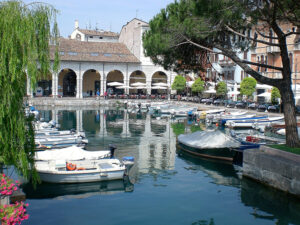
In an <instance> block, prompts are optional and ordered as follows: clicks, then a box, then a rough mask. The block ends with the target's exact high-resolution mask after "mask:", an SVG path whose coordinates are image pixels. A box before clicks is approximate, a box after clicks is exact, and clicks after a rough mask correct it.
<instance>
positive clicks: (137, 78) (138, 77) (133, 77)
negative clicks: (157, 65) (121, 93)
mask: <svg viewBox="0 0 300 225" xmlns="http://www.w3.org/2000/svg"><path fill="white" fill-rule="evenodd" d="M137 82H139V83H144V84H145V89H133V90H129V93H136V94H146V74H145V73H144V72H143V71H141V70H136V71H133V72H132V73H131V74H130V76H129V86H131V85H132V84H134V83H137Z"/></svg>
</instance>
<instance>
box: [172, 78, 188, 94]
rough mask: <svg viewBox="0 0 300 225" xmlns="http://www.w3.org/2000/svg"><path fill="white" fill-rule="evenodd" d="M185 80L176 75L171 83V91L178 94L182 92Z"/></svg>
mask: <svg viewBox="0 0 300 225" xmlns="http://www.w3.org/2000/svg"><path fill="white" fill-rule="evenodd" d="M185 87H186V80H185V78H184V77H183V76H181V75H177V76H176V77H175V79H174V81H173V84H172V89H173V90H176V91H178V92H182V91H184V90H185Z"/></svg>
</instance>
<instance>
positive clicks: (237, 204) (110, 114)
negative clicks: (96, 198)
mask: <svg viewBox="0 0 300 225" xmlns="http://www.w3.org/2000/svg"><path fill="white" fill-rule="evenodd" d="M50 114H51V113H50ZM50 114H49V113H46V112H45V113H44V114H43V115H45V117H47V118H49V119H50V117H52V118H57V120H58V122H59V123H60V124H61V129H71V128H73V129H77V130H78V131H80V130H83V131H85V132H86V135H87V138H88V140H89V144H88V150H101V149H107V147H108V145H109V144H111V143H112V144H115V145H117V147H118V149H117V151H116V153H115V155H116V157H117V158H122V157H123V156H128V155H130V156H134V157H135V161H136V163H135V166H134V167H133V168H132V170H131V172H130V176H129V177H130V181H131V182H129V183H130V185H129V186H128V185H127V184H124V183H122V181H116V182H104V183H103V182H101V183H92V184H80V185H52V184H42V185H39V186H38V188H37V190H36V191H33V190H32V187H30V186H25V187H24V191H25V192H26V194H27V196H28V198H29V199H36V198H65V197H68V196H71V197H72V198H73V197H74V198H77V197H79V198H81V197H85V196H90V195H97V194H114V193H123V192H127V191H132V194H133V196H134V200H133V201H132V202H131V205H130V207H128V211H129V212H128V213H133V214H134V212H133V210H132V211H130V210H129V209H134V210H136V211H139V210H140V209H135V206H136V204H138V205H139V204H140V205H143V206H145V205H150V206H151V207H152V208H155V207H157V205H158V204H161V205H164V206H165V207H166V209H170V213H171V212H172V213H173V214H172V215H173V216H174V218H178V221H180V219H182V217H185V215H181V214H180V213H177V212H178V211H177V208H178V207H179V208H180V207H181V206H176V207H174V206H175V205H176V204H177V203H178V201H179V202H181V203H182V205H183V206H184V207H181V211H183V212H184V213H183V214H188V215H190V216H192V217H191V218H190V220H189V222H188V223H185V224H193V225H214V224H224V223H222V222H220V221H222V220H221V219H220V218H222V219H224V218H225V219H226V220H225V221H226V222H228V223H226V224H263V225H264V224H284V225H285V224H300V222H299V221H300V215H299V214H300V203H299V200H296V199H293V198H290V197H288V196H287V195H285V194H284V193H282V192H279V191H274V189H271V188H267V187H265V186H264V185H260V184H257V183H256V182H254V181H251V180H248V179H245V178H242V177H241V176H240V171H239V170H238V167H235V166H233V165H231V164H224V163H220V162H216V161H210V160H207V159H199V158H194V157H191V156H188V155H184V154H180V152H179V150H176V136H178V135H179V134H184V133H190V132H195V131H197V130H205V129H206V127H205V124H203V123H197V122H196V121H187V120H184V119H180V120H173V119H171V118H168V117H166V118H153V117H151V116H150V115H148V114H147V113H145V112H143V113H140V112H135V113H133V112H132V111H131V112H130V111H127V110H126V109H108V108H97V109H96V110H82V109H78V110H76V111H74V110H73V111H60V110H52V115H51V116H50ZM225 132H226V131H225ZM176 151H177V153H179V154H178V156H177V154H176ZM203 180H204V181H208V182H206V183H204V182H203ZM195 181H196V182H198V183H201V182H202V183H201V189H197V188H198V186H197V185H198V184H197V183H195ZM180 182H181V183H180ZM132 183H134V184H135V187H134V188H135V190H138V191H133V185H132ZM137 186H138V188H137ZM153 187H156V189H155V190H157V192H153ZM195 189H196V190H195ZM211 189H213V190H211ZM182 190H184V191H182ZM189 191H190V192H189ZM149 193H151V195H149ZM63 196H64V197H63ZM149 196H150V197H149ZM119 197H120V196H118V198H119ZM152 198H153V199H154V200H152ZM161 199H164V200H161ZM155 200H157V201H158V202H155ZM123 201H124V202H125V203H128V199H124V200H123ZM160 201H161V202H160ZM164 201H168V202H164ZM201 201H203V202H201ZM210 201H211V202H210ZM107 202H110V199H107ZM107 202H106V203H107ZM124 202H123V203H124ZM129 202H130V201H129ZM97 204H98V203H97ZM140 205H139V206H140ZM170 205H171V206H170ZM224 205H225V207H224ZM228 205H230V206H232V208H231V207H226V206H228ZM111 207H113V206H111ZM114 207H115V206H114ZM201 207H202V208H201ZM141 208H142V207H141ZM152 208H151V210H150V211H151V212H156V213H157V215H159V216H161V217H163V215H165V214H164V212H163V211H164V210H159V209H160V208H159V207H157V208H155V210H152ZM115 210H119V208H117V207H116V208H115ZM123 210H124V209H123ZM147 210H149V209H147ZM147 210H145V211H147ZM172 210H173V211H172ZM239 210H241V215H237V214H236V213H237V212H238V214H239ZM160 211H162V212H161V213H162V214H160ZM139 212H140V211H139ZM212 212H213V213H212ZM147 213H148V211H147V212H145V215H143V218H148V219H149V222H148V223H147V224H151V222H153V221H155V222H153V223H152V224H171V223H167V222H169V221H168V219H167V217H164V219H165V220H166V221H165V222H166V223H159V222H160V221H159V218H154V217H152V216H150V215H149V216H148V214H147ZM166 213H168V212H166ZM231 217H232V218H231ZM235 218H236V219H241V220H242V219H243V221H242V222H240V223H238V222H237V220H235ZM110 219H111V218H110ZM151 220H152V221H151ZM122 222H123V220H122ZM126 222H127V223H126ZM139 222H140V223H131V221H128V219H127V220H126V221H125V222H124V224H141V223H142V222H141V221H139ZM119 224H121V223H119ZM177 224H179V223H177Z"/></svg>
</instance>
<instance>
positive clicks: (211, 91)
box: [204, 89, 216, 94]
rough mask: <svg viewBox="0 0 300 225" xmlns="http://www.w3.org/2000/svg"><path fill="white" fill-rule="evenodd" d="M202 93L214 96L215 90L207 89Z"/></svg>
mask: <svg viewBox="0 0 300 225" xmlns="http://www.w3.org/2000/svg"><path fill="white" fill-rule="evenodd" d="M204 93H208V94H215V93H216V90H215V89H208V90H207V91H204Z"/></svg>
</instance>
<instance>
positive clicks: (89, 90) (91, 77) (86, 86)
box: [82, 69, 101, 97]
mask: <svg viewBox="0 0 300 225" xmlns="http://www.w3.org/2000/svg"><path fill="white" fill-rule="evenodd" d="M100 81H101V75H100V73H99V72H98V71H97V70H94V69H89V70H87V71H85V72H84V74H83V76H82V96H83V97H90V96H95V95H96V94H97V91H99V93H100V90H101V86H100V85H101V84H100Z"/></svg>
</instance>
